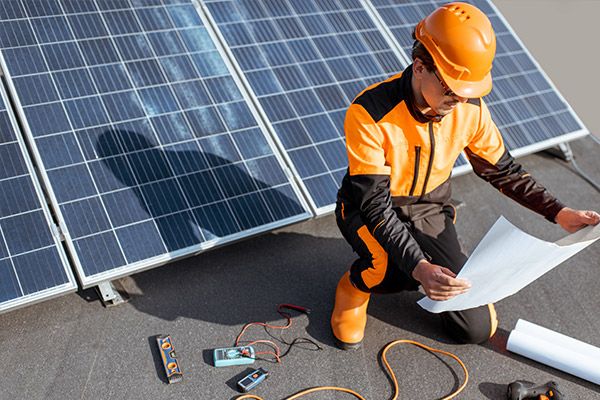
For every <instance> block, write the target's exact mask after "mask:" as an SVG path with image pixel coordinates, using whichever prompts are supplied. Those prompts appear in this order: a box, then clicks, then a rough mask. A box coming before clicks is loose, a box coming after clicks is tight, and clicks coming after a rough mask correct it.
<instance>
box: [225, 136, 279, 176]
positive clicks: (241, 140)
mask: <svg viewBox="0 0 600 400" xmlns="http://www.w3.org/2000/svg"><path fill="white" fill-rule="evenodd" d="M232 137H233V140H234V141H235V144H236V145H237V148H238V149H239V151H240V153H241V155H242V158H244V159H252V158H255V157H260V156H261V155H263V154H268V149H269V144H268V143H267V141H266V139H265V137H264V136H263V135H262V132H261V131H260V130H259V129H256V128H254V129H247V130H244V131H238V132H234V133H232ZM274 168H275V167H274Z"/></svg>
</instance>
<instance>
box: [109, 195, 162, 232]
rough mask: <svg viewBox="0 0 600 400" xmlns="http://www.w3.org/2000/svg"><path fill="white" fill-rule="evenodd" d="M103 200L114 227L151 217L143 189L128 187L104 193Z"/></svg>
mask: <svg viewBox="0 0 600 400" xmlns="http://www.w3.org/2000/svg"><path fill="white" fill-rule="evenodd" d="M102 202H103V203H104V206H105V207H106V211H107V214H108V217H109V219H110V222H111V224H112V226H113V227H119V226H123V225H129V224H132V223H134V222H138V221H144V220H147V219H149V218H150V212H149V211H148V210H147V208H146V205H145V202H144V198H143V197H142V194H141V191H140V190H139V189H137V188H127V189H124V190H119V191H115V192H109V193H106V194H104V195H102Z"/></svg>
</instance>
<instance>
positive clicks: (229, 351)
mask: <svg viewBox="0 0 600 400" xmlns="http://www.w3.org/2000/svg"><path fill="white" fill-rule="evenodd" d="M213 354H214V360H215V367H229V366H231V365H246V364H252V363H254V359H255V353H254V347H252V346H239V347H226V348H220V349H215V350H214V353H213Z"/></svg>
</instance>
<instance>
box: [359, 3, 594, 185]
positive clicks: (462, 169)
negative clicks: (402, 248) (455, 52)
mask: <svg viewBox="0 0 600 400" xmlns="http://www.w3.org/2000/svg"><path fill="white" fill-rule="evenodd" d="M360 1H361V2H362V3H363V4H364V6H365V8H366V9H368V10H369V11H370V13H372V14H374V15H376V17H374V18H373V19H374V21H376V23H377V24H379V28H380V30H381V31H382V32H383V33H384V37H385V38H386V40H388V42H390V44H391V45H392V46H393V47H394V48H396V49H398V50H399V51H400V52H401V53H402V55H403V58H402V60H404V62H405V63H407V64H406V65H405V68H406V67H407V66H408V65H409V64H410V63H411V62H412V57H410V55H409V54H407V53H406V52H405V50H404V49H403V48H402V46H400V44H399V43H398V42H397V40H396V39H395V37H394V34H393V33H392V32H391V30H390V29H389V28H388V27H387V26H386V24H385V22H384V21H383V19H382V17H381V15H380V13H379V11H378V10H377V9H376V8H375V6H374V5H373V4H372V3H371V2H370V1H369V0H360ZM467 1H468V0H467ZM484 1H486V2H487V3H488V5H489V6H490V8H491V9H492V10H494V12H495V14H496V15H497V16H498V18H499V19H500V21H501V22H502V23H503V24H504V25H506V28H507V30H508V32H509V33H510V34H511V35H512V36H513V37H514V39H515V40H516V41H517V43H518V44H519V45H520V46H521V47H522V48H523V52H524V53H525V54H526V55H527V56H528V57H529V58H530V59H531V61H532V62H533V64H534V65H535V67H536V68H537V70H538V71H539V72H540V74H541V75H542V77H543V78H544V79H546V81H547V82H548V84H549V85H550V88H551V89H552V90H553V91H554V92H555V93H556V94H557V96H558V97H559V99H560V100H562V101H563V102H564V103H565V105H566V109H567V111H569V112H570V114H571V116H572V117H573V118H574V119H575V121H577V123H579V125H580V126H582V127H583V128H582V129H580V130H577V131H573V132H570V133H566V134H564V135H561V136H558V137H555V138H551V139H548V140H544V141H540V142H536V143H534V144H531V145H528V146H523V147H519V148H517V149H514V150H510V153H511V155H512V156H514V157H521V156H525V155H528V154H532V153H536V152H539V151H542V150H546V149H548V148H551V147H554V146H558V145H560V144H562V143H566V142H570V141H573V140H576V139H579V138H582V137H584V136H587V135H589V134H590V132H589V131H588V129H587V128H585V125H584V123H583V121H582V120H581V119H580V118H579V116H578V115H577V113H575V110H573V108H572V107H571V105H570V104H569V103H568V102H567V101H566V99H565V98H564V97H563V95H562V94H561V93H560V92H559V91H558V89H557V87H556V85H555V84H554V83H553V82H552V80H551V79H550V77H549V76H548V75H547V74H546V72H545V71H544V70H543V69H542V68H541V66H540V64H539V63H538V61H537V60H536V59H535V57H533V55H532V54H531V52H530V51H529V50H528V49H527V47H526V46H525V44H524V43H523V42H522V41H521V39H520V38H519V36H518V35H517V34H516V32H515V31H514V29H513V28H512V27H511V26H510V24H509V23H508V21H507V20H506V18H504V15H502V13H501V12H500V10H499V9H498V8H497V7H496V6H495V5H494V4H493V3H492V1H491V0H484ZM423 3H431V4H440V5H441V4H443V3H444V2H443V1H434V0H428V1H424V2H423ZM500 133H502V129H500ZM461 156H462V157H463V158H464V159H465V160H468V158H467V156H466V154H465V153H464V152H463V153H461ZM472 170H473V168H472V167H471V164H470V163H469V162H467V163H466V164H463V165H460V166H455V167H454V168H453V169H452V174H451V176H460V175H463V174H466V173H468V172H471V171H472Z"/></svg>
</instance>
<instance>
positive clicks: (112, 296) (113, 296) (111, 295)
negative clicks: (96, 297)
mask: <svg viewBox="0 0 600 400" xmlns="http://www.w3.org/2000/svg"><path fill="white" fill-rule="evenodd" d="M96 288H97V290H98V293H99V294H100V300H102V304H104V306H105V307H113V306H117V305H119V304H123V303H125V300H124V299H123V297H122V296H121V294H120V293H119V292H118V291H117V290H116V289H115V287H114V286H113V284H112V282H111V281H105V282H100V283H99V284H98V286H96Z"/></svg>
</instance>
